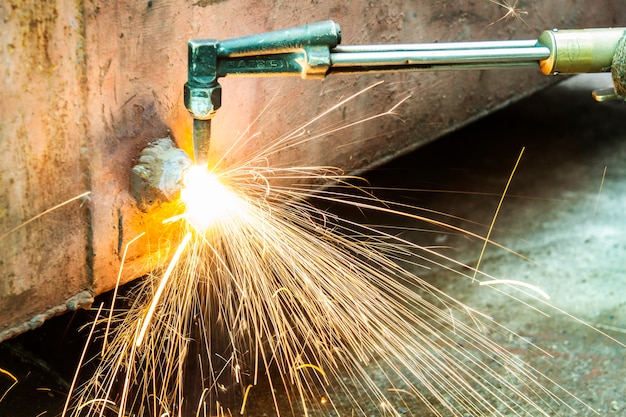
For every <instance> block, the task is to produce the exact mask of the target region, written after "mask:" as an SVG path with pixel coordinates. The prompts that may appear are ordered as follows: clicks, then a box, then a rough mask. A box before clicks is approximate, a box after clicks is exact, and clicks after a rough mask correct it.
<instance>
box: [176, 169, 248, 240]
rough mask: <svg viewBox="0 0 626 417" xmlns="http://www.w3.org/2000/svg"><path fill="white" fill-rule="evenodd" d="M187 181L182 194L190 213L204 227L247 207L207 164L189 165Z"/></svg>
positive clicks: (197, 224)
mask: <svg viewBox="0 0 626 417" xmlns="http://www.w3.org/2000/svg"><path fill="white" fill-rule="evenodd" d="M183 182H184V186H183V189H182V190H181V191H180V198H181V200H182V201H183V202H184V203H185V205H186V207H187V209H186V217H187V219H188V220H189V222H190V223H191V224H193V226H194V227H196V228H198V229H200V230H203V231H204V230H206V229H208V228H209V227H210V226H211V225H213V224H215V223H216V222H218V221H223V220H225V219H226V218H227V217H229V216H233V215H235V214H237V213H239V212H240V211H241V209H242V207H243V204H242V203H243V202H242V201H241V199H240V198H239V197H238V196H237V194H235V193H234V192H233V191H232V190H230V189H229V188H227V187H225V186H224V184H222V183H221V182H220V180H219V178H218V177H217V175H215V174H214V173H212V172H210V171H209V170H208V169H207V167H206V166H199V165H194V166H192V167H191V168H189V169H188V170H187V172H186V173H185V177H184V180H183Z"/></svg>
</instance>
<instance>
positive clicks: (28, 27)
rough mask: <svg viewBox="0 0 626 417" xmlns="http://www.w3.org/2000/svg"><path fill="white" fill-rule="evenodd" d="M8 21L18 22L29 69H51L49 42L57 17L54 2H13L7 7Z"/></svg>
mask: <svg viewBox="0 0 626 417" xmlns="http://www.w3.org/2000/svg"><path fill="white" fill-rule="evenodd" d="M8 9H9V10H11V12H10V15H9V19H12V18H15V19H17V21H18V25H17V27H19V28H20V29H21V34H20V35H21V44H22V49H23V51H24V52H25V56H26V58H27V62H26V64H27V65H29V66H30V67H31V68H37V69H38V70H41V71H45V70H51V69H52V60H51V58H50V48H51V46H52V47H54V45H51V41H52V39H53V33H54V31H55V25H56V21H57V18H58V17H59V14H58V11H57V8H56V2H54V1H35V2H32V1H20V0H14V1H12V2H11V3H10V5H9V8H8Z"/></svg>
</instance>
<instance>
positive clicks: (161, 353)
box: [68, 92, 584, 417]
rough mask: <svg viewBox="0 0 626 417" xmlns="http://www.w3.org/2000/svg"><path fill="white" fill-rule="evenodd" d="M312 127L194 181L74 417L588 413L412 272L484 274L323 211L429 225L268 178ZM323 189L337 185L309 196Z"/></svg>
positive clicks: (281, 174) (334, 193)
mask: <svg viewBox="0 0 626 417" xmlns="http://www.w3.org/2000/svg"><path fill="white" fill-rule="evenodd" d="M362 93H363V92H362ZM354 97H355V96H353V97H350V98H348V99H346V102H347V101H349V100H352V99H354ZM342 103H343V102H342ZM342 103H339V104H338V105H337V106H335V107H334V108H333V109H330V110H329V111H328V112H326V113H323V114H322V115H321V116H320V117H319V118H318V119H316V120H315V121H314V122H316V121H318V120H323V117H324V116H325V115H326V114H327V113H329V112H331V111H333V110H335V109H336V108H339V106H340V105H341V104H342ZM392 110H395V107H394V109H392ZM392 110H390V111H389V112H385V113H382V114H380V115H378V114H377V115H374V116H371V117H368V116H366V117H364V118H363V120H366V121H371V120H375V119H376V118H377V117H382V116H389V115H390V114H392V113H393V111H392ZM312 123H313V122H310V123H307V124H306V125H305V126H304V127H307V128H308V127H309V126H310V125H311V124H312ZM303 129H304V128H301V129H298V130H296V131H294V132H292V133H290V134H288V135H286V136H284V137H283V138H281V139H279V140H278V141H276V143H275V144H274V145H272V146H271V147H270V148H268V149H266V150H265V151H264V152H260V153H258V154H257V155H255V156H254V157H253V158H251V159H250V160H248V161H245V163H242V164H240V165H238V166H231V167H228V168H227V169H226V168H222V166H221V164H220V163H218V164H216V166H215V167H213V169H212V170H211V171H208V170H207V169H206V168H203V167H194V168H192V169H191V170H190V172H189V173H188V174H187V176H186V178H185V189H184V190H183V192H182V193H181V200H182V201H181V203H180V211H181V213H180V215H179V216H176V217H175V218H174V219H173V220H174V221H177V222H178V224H179V226H180V231H179V233H180V237H181V240H182V242H183V243H181V245H180V246H179V248H178V250H177V251H176V255H175V256H174V257H172V260H171V261H170V263H169V264H168V265H165V266H164V267H163V269H162V270H158V271H154V272H153V273H152V274H151V275H150V276H149V277H148V278H147V279H146V280H144V281H143V283H142V284H141V286H139V287H138V288H137V289H136V290H135V292H134V294H133V295H132V299H133V303H132V304H133V305H132V306H131V307H130V308H129V310H128V311H127V312H126V313H125V315H124V316H123V317H122V318H120V319H119V323H117V326H113V327H115V329H114V330H112V331H111V336H110V340H109V341H108V343H107V348H106V349H105V350H104V352H103V355H102V358H101V362H100V365H99V367H98V369H97V371H96V372H95V373H94V375H93V377H91V379H89V380H88V381H87V382H86V383H85V384H84V385H83V387H82V388H81V389H80V390H78V391H77V393H76V395H75V396H74V401H73V404H74V406H73V408H71V409H70V411H69V412H68V413H69V415H71V416H75V417H77V416H90V417H95V416H119V417H122V416H161V417H163V416H222V415H236V414H238V413H240V414H250V415H259V414H261V413H270V411H271V410H268V409H263V410H260V409H259V408H258V407H259V406H258V405H257V406H256V407H257V408H255V403H256V404H260V403H261V402H262V401H261V399H262V398H263V397H267V398H271V401H270V403H271V404H272V407H273V408H274V414H276V415H285V414H286V415H292V414H293V415H330V414H329V413H332V412H334V413H335V414H337V415H345V416H350V415H355V416H361V415H371V414H372V410H375V411H374V413H375V414H377V415H398V413H399V412H398V411H397V410H398V409H404V410H406V409H408V411H406V412H407V414H408V415H413V414H412V413H411V405H412V404H415V403H418V402H419V403H422V404H423V405H424V406H425V407H426V408H427V409H428V410H430V412H431V413H432V414H433V415H440V416H444V415H445V416H448V415H451V416H465V415H472V416H510V415H520V416H526V415H539V416H546V417H547V416H550V415H552V411H553V410H554V409H557V408H560V407H569V405H568V401H569V400H573V401H577V400H576V398H575V397H573V396H571V394H569V393H567V392H565V391H564V390H562V389H560V388H559V387H558V385H556V384H554V383H553V382H551V381H550V380H549V379H548V378H547V377H545V376H543V375H542V374H541V372H540V371H539V370H537V369H533V368H532V367H531V366H530V365H528V364H526V363H522V362H520V360H519V358H518V357H517V356H516V355H514V354H512V353H510V352H508V351H507V350H506V349H504V348H503V347H501V346H499V345H498V344H497V343H496V342H494V341H493V339H492V338H490V337H488V336H487V335H488V334H489V333H494V332H495V333H505V334H512V333H510V332H508V331H507V330H506V329H504V328H502V327H500V326H498V324H497V323H495V322H493V321H492V320H491V319H490V318H489V317H488V316H486V315H484V314H481V313H480V312H478V311H475V310H473V309H472V308H470V307H469V306H466V305H463V304H462V303H460V302H458V301H456V300H455V299H454V298H452V297H451V296H449V295H447V294H445V293H443V292H441V291H440V290H438V289H437V288H436V287H434V286H432V285H430V284H429V283H428V282H426V281H424V280H422V279H420V278H419V277H418V276H416V275H415V274H414V273H413V272H411V271H409V270H408V269H406V268H405V267H403V266H401V263H400V262H399V261H408V262H410V263H416V262H418V261H419V262H430V263H433V264H439V265H441V266H443V267H444V268H448V269H449V270H450V272H451V273H454V274H459V275H460V276H461V277H463V278H466V279H468V280H471V279H472V275H473V272H474V271H473V270H472V269H471V268H469V267H466V270H468V271H470V273H469V274H468V275H465V274H464V273H459V272H456V271H454V269H453V268H451V267H449V266H446V265H450V264H452V265H456V266H463V267H465V265H461V264H460V263H458V262H455V261H454V259H450V258H447V257H445V256H443V255H441V254H439V253H437V252H436V251H434V250H432V249H428V248H425V247H420V246H417V245H416V244H414V243H412V242H409V241H406V240H403V239H402V238H401V237H399V236H396V235H392V234H390V233H388V232H385V231H383V230H382V229H379V228H375V227H372V226H369V225H365V224H359V223H357V222H354V221H352V220H350V219H348V218H343V217H340V216H338V215H336V214H333V213H331V212H327V211H323V210H321V209H319V208H317V206H316V205H315V204H313V202H314V201H316V200H318V201H321V202H326V203H335V204H346V205H348V206H350V207H356V208H357V209H360V210H374V211H380V212H384V213H386V214H394V215H397V216H405V217H409V218H419V219H421V220H426V221H428V217H427V215H425V216H421V215H418V214H416V212H417V210H416V209H413V210H409V209H408V208H407V207H404V206H401V205H395V204H394V203H392V202H387V201H380V200H378V199H377V198H376V197H375V196H374V195H372V194H371V193H370V192H369V191H367V190H366V189H365V188H363V189H360V188H359V187H357V186H355V185H354V181H355V179H354V178H351V177H349V176H346V175H344V174H343V172H342V171H341V170H340V169H337V168H332V167H291V168H272V167H268V166H267V164H266V163H265V161H266V158H267V157H268V155H270V154H272V153H273V152H276V151H277V150H279V149H284V148H285V147H290V146H296V145H297V144H299V143H302V142H303V141H307V140H314V139H315V138H317V137H319V134H312V135H310V136H306V135H305V136H303V135H301V134H300V133H299V132H302V131H304V130H303ZM311 130H313V129H311ZM243 142H244V139H240V140H238V141H237V143H236V144H235V147H236V146H239V145H241V144H242V143H243ZM303 180H304V181H303ZM320 181H323V182H326V183H335V184H337V187H335V188H326V189H320V188H317V187H315V186H312V185H306V184H315V183H319V182H320ZM298 184H300V185H298ZM348 190H350V192H348ZM433 224H435V225H436V226H438V227H446V225H445V224H442V223H441V222H439V221H437V222H435V221H433ZM449 227H450V229H451V230H454V231H455V232H460V230H457V229H455V228H453V227H452V226H449ZM468 233H469V232H468ZM444 264H445V265H444ZM476 272H477V274H476V276H477V281H480V280H481V279H483V280H485V279H486V281H487V282H486V283H487V284H491V283H494V282H498V281H497V278H496V277H490V276H487V275H485V274H483V273H481V272H480V271H476ZM500 282H502V281H500ZM487 329H488V331H487ZM513 336H515V335H514V334H513ZM468 346H471V349H469V348H467V347H468ZM537 350H539V349H537ZM263 387H265V388H263ZM562 398H565V399H567V400H568V401H565V400H563V399H562ZM583 407H584V405H583ZM416 415H422V414H421V413H420V414H416Z"/></svg>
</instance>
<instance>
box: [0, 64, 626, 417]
mask: <svg viewBox="0 0 626 417" xmlns="http://www.w3.org/2000/svg"><path fill="white" fill-rule="evenodd" d="M607 85H610V79H608V78H606V77H604V76H590V77H582V78H580V77H577V78H574V79H571V80H569V81H567V82H565V83H562V84H560V85H559V86H557V87H556V88H552V89H549V90H546V91H544V92H542V93H540V94H538V95H535V96H533V97H531V98H529V99H527V100H524V101H523V102H520V103H518V104H515V105H512V106H510V107H508V108H507V109H505V110H503V111H500V112H498V113H497V114H494V115H492V116H490V117H487V118H485V119H483V120H481V121H479V122H478V123H475V124H473V125H471V126H469V127H467V128H465V129H463V130H461V131H458V132H457V133H455V134H453V135H450V136H448V137H445V138H442V139H441V140H439V141H437V142H435V143H433V144H431V145H428V146H426V147H424V148H422V149H420V150H418V151H416V152H414V153H413V154H411V155H408V156H406V157H404V158H401V159H399V160H396V161H394V162H393V163H391V164H389V165H387V166H384V167H381V168H380V169H378V170H376V171H374V172H371V173H368V174H367V175H366V177H367V178H368V179H369V180H370V182H371V184H372V185H373V186H375V187H385V188H395V189H396V190H393V191H392V190H388V191H383V192H381V193H380V194H381V196H382V197H384V198H389V199H392V200H395V201H402V202H406V203H409V204H413V205H416V206H421V207H427V208H430V209H433V210H438V211H441V212H445V213H451V214H453V215H454V216H457V218H455V219H451V218H445V221H447V222H450V223H453V224H455V225H457V226H460V227H464V228H466V229H468V230H472V231H474V232H476V233H480V234H482V235H484V234H485V233H486V230H487V227H488V226H489V224H490V222H491V220H492V218H493V215H494V211H495V210H496V207H497V204H498V201H499V199H500V196H501V194H502V191H503V189H504V186H505V184H506V182H507V179H508V178H509V175H510V173H511V170H512V169H513V166H514V164H515V161H516V159H517V158H518V156H519V153H520V150H521V149H522V147H525V151H524V154H523V156H522V159H521V162H520V165H519V167H518V168H517V171H516V173H515V175H514V177H513V180H512V182H511V185H510V188H509V190H508V192H507V196H506V199H505V200H504V204H503V206H502V208H501V210H500V213H499V215H498V217H497V220H496V223H495V228H494V230H493V233H492V235H491V238H492V239H493V240H495V241H497V242H498V243H500V244H502V245H503V246H506V247H507V248H510V249H512V250H513V251H515V252H517V253H518V254H521V255H522V256H523V257H522V256H519V255H516V254H513V253H510V252H506V251H502V250H499V249H497V248H493V247H488V248H487V251H486V252H485V256H484V257H483V259H482V263H481V269H482V270H483V271H485V272H487V273H489V274H491V275H494V276H497V277H499V278H508V279H517V280H522V281H526V282H529V283H532V284H535V285H538V286H539V287H541V288H542V289H543V290H544V291H546V292H547V293H548V294H549V295H550V296H551V298H550V300H549V303H550V304H551V305H553V306H554V307H555V308H556V309H553V308H550V307H547V306H540V307H541V309H542V310H543V311H545V312H546V313H547V314H549V317H546V316H544V315H541V314H538V313H534V312H533V311H532V310H531V309H530V308H528V307H527V306H524V305H523V304H520V303H516V302H512V301H511V299H510V298H508V297H502V296H500V295H498V294H497V293H496V292H495V291H491V290H489V288H487V287H480V286H477V285H475V284H474V285H473V284H471V283H470V282H469V281H468V280H462V279H459V278H458V277H454V278H451V276H450V273H449V272H446V271H444V270H438V269H431V270H426V269H419V270H418V271H416V272H417V273H418V274H419V275H420V276H422V277H424V278H427V279H428V280H430V281H432V282H433V283H435V284H436V285H437V286H439V287H440V288H442V289H444V290H445V291H446V292H448V293H449V294H452V295H453V296H454V297H456V298H457V299H460V300H461V301H463V302H465V303H466V304H469V305H471V306H472V307H474V308H477V309H479V310H481V311H484V312H485V313H487V314H489V315H491V316H493V317H494V318H495V319H496V320H497V321H498V322H500V323H502V324H503V325H505V326H506V327H508V328H510V329H511V330H513V331H515V332H517V333H518V334H520V335H521V336H522V337H523V338H525V339H528V340H532V341H533V342H534V343H536V344H537V345H539V346H540V347H542V348H544V349H546V350H547V351H549V352H550V353H551V354H552V355H553V356H554V357H553V358H551V359H547V358H545V357H536V356H534V355H533V354H532V353H531V352H527V349H525V348H524V347H523V346H522V345H523V344H520V343H519V342H518V341H516V340H502V341H501V342H502V343H503V344H505V345H509V346H510V347H511V348H512V349H515V350H516V352H517V353H518V354H519V355H520V357H522V358H524V359H525V360H527V361H529V362H530V363H531V364H534V365H536V366H538V367H540V368H541V369H542V370H543V371H544V372H546V373H547V374H548V376H550V377H551V378H553V379H554V380H555V381H558V383H559V384H561V385H562V386H563V387H564V388H565V389H567V390H569V391H571V392H572V393H574V394H575V395H576V396H578V397H579V398H580V399H581V400H583V401H584V402H586V403H587V404H588V405H589V406H590V407H591V408H593V409H595V410H597V412H598V413H599V414H594V413H593V412H592V411H591V410H590V409H586V408H584V407H580V406H577V408H578V410H579V414H577V415H579V416H592V415H601V416H607V417H608V416H616V417H617V416H626V373H625V372H624V369H626V348H624V347H622V346H620V345H619V343H618V342H617V341H621V343H626V131H625V130H624V129H623V126H624V122H623V121H624V119H625V118H626V106H625V105H624V104H623V103H602V104H600V103H595V102H593V100H592V99H591V95H590V92H591V90H592V89H593V88H597V87H605V86H607ZM409 190H411V191H409ZM433 190H437V192H434V191H433ZM461 219H463V220H461ZM379 221H385V222H386V221H388V220H387V219H379ZM400 226H403V227H409V228H412V227H415V228H422V227H424V226H425V225H423V224H417V223H416V224H407V223H406V222H404V223H403V224H401V225H400ZM403 236H404V237H406V238H408V239H411V240H413V241H415V242H417V243H420V244H424V245H439V246H445V247H448V248H450V249H443V250H444V252H446V253H447V254H449V255H451V256H453V257H454V258H455V259H458V260H460V261H462V262H465V263H467V264H469V265H476V260H477V259H478V256H479V254H480V250H481V248H482V243H481V242H480V241H478V240H476V239H469V238H467V236H461V235H458V234H447V233H443V232H442V231H441V230H438V231H435V232H433V233H425V232H423V231H420V232H417V231H415V232H411V231H408V230H407V231H405V232H404V234H403ZM557 309H561V310H563V311H565V312H567V314H564V313H560V312H559V311H557ZM568 314H571V316H573V317H571V316H569V315H568ZM89 316H90V314H89V313H86V312H80V313H78V314H76V315H75V316H74V317H71V316H64V317H59V318H56V319H53V320H51V321H50V322H48V323H47V324H46V325H44V326H43V327H42V328H41V329H38V330H36V331H33V332H30V333H28V334H25V335H23V336H21V337H18V338H16V339H13V340H10V341H8V342H5V343H4V344H2V345H0V368H1V369H4V370H7V371H9V372H11V373H12V374H14V375H15V376H16V377H17V378H18V380H19V383H18V384H17V385H16V386H15V387H14V388H13V389H12V390H11V391H10V392H9V393H8V394H7V395H6V397H5V398H4V399H3V400H2V402H0V416H15V417H20V416H38V415H45V416H54V415H57V414H58V412H59V410H60V409H61V407H62V403H63V401H64V399H65V398H64V395H63V393H64V392H66V391H67V388H68V384H69V381H71V378H72V372H73V368H74V366H75V362H76V360H77V357H78V355H79V354H80V349H81V348H82V346H81V341H82V340H81V334H79V333H78V331H77V327H78V325H79V324H80V323H84V322H85V321H86V320H88V318H89ZM578 320H580V321H582V322H585V323H589V324H590V325H592V326H594V327H595V328H596V329H597V330H593V329H591V328H589V327H588V326H586V325H584V324H582V323H581V322H579V321H578ZM598 330H599V331H600V332H605V334H601V333H600V332H599V331H598ZM611 338H615V339H616V340H617V341H614V340H611ZM7 387H8V379H7V378H5V376H3V375H2V374H0V396H1V395H2V393H3V392H4V390H5V389H6V388H7ZM412 411H413V413H414V414H415V415H420V412H419V411H417V410H412ZM44 412H45V413H44ZM42 413H44V414H42ZM423 415H428V414H426V413H424V414H423ZM555 415H559V416H561V415H562V416H569V415H573V413H571V412H569V411H567V410H561V411H559V412H555Z"/></svg>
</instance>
